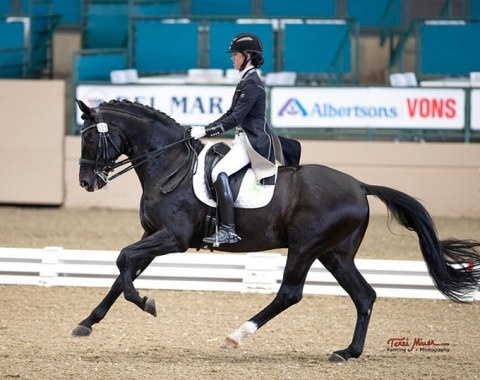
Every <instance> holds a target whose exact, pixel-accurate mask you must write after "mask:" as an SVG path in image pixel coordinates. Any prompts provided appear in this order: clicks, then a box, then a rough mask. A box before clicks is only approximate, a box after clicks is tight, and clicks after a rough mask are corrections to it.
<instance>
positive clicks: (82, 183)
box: [80, 180, 88, 188]
mask: <svg viewBox="0 0 480 380" xmlns="http://www.w3.org/2000/svg"><path fill="white" fill-rule="evenodd" d="M87 186H88V184H87V181H84V180H80V187H83V188H86V187H87Z"/></svg>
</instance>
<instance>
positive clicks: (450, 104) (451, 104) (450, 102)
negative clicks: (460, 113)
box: [445, 99, 457, 119]
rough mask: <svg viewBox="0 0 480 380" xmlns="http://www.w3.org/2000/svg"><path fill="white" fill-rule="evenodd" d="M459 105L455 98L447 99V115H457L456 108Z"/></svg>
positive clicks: (452, 116)
mask: <svg viewBox="0 0 480 380" xmlns="http://www.w3.org/2000/svg"><path fill="white" fill-rule="evenodd" d="M456 105H457V102H456V101H455V99H447V103H446V104H445V107H446V108H447V110H446V112H445V116H446V117H448V118H449V119H452V118H454V117H455V116H457V112H456V110H455V108H456Z"/></svg>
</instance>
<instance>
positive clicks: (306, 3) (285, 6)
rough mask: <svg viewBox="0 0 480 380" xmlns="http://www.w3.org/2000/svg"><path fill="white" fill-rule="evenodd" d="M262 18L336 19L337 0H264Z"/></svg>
mask: <svg viewBox="0 0 480 380" xmlns="http://www.w3.org/2000/svg"><path fill="white" fill-rule="evenodd" d="M262 16H268V17H336V16H337V0H322V1H312V0H296V1H292V0H262Z"/></svg>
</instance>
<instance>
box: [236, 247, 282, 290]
mask: <svg viewBox="0 0 480 380" xmlns="http://www.w3.org/2000/svg"><path fill="white" fill-rule="evenodd" d="M280 260H282V255H281V254H279V253H257V252H251V253H248V254H247V262H246V264H245V275H244V277H243V292H245V293H274V292H276V291H277V290H278V287H279V284H278V283H277V279H278V278H280V275H279V273H278V272H279V271H280V270H281V269H280V268H281V267H282V265H281V264H282V262H281V261H280Z"/></svg>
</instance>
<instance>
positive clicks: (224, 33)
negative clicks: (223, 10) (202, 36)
mask: <svg viewBox="0 0 480 380" xmlns="http://www.w3.org/2000/svg"><path fill="white" fill-rule="evenodd" d="M209 25H210V28H209V54H208V56H209V65H208V66H209V67H210V68H220V69H224V70H226V69H229V68H231V67H232V61H231V60H230V56H228V55H227V54H226V51H227V50H228V47H229V46H230V43H231V41H232V38H233V36H235V35H237V34H239V33H244V32H247V31H248V32H249V33H254V34H256V35H257V36H259V37H260V39H261V40H262V43H263V49H264V53H263V57H264V59H265V64H264V65H263V66H262V71H263V72H271V71H273V70H274V67H275V66H274V48H273V47H274V38H273V36H274V31H273V27H272V24H271V23H267V24H249V23H241V24H239V23H236V22H235V21H226V22H220V21H219V22H216V21H214V22H211V23H210V24H209Z"/></svg>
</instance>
